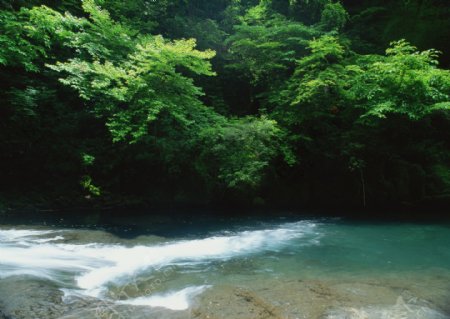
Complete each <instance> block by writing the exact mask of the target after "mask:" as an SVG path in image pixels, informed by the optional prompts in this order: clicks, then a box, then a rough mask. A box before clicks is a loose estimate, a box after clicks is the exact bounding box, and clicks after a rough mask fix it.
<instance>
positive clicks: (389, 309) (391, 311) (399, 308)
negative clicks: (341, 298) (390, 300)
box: [327, 296, 449, 319]
mask: <svg viewBox="0 0 450 319" xmlns="http://www.w3.org/2000/svg"><path fill="white" fill-rule="evenodd" d="M327 318H328V319H449V316H446V315H444V314H442V313H440V312H438V311H436V310H433V309H431V308H428V307H425V306H420V305H415V304H408V303H405V301H404V300H403V298H402V297H401V296H400V297H399V298H398V299H397V303H396V304H395V305H394V306H372V307H365V308H351V307H348V308H343V309H339V310H335V311H332V312H331V313H330V314H329V315H328V316H327Z"/></svg>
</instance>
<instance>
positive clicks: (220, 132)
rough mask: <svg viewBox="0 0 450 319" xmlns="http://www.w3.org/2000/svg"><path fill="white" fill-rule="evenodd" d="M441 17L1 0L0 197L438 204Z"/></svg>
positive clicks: (248, 3) (390, 8)
mask: <svg viewBox="0 0 450 319" xmlns="http://www.w3.org/2000/svg"><path fill="white" fill-rule="evenodd" d="M449 24H450V8H449V6H448V5H447V4H446V1H445V0H410V1H382V0H376V1H343V2H339V1H332V0H308V1H307V0H296V1H293V0H290V1H288V0H259V1H258V0H195V1H182V0H154V1H150V0H133V1H118V0H83V1H78V0H66V1H65V0H62V1H46V0H34V1H16V0H2V1H0V45H1V50H0V86H1V91H0V141H1V143H0V165H1V166H0V167H1V169H0V194H2V196H3V197H4V198H19V197H20V196H24V197H30V196H31V198H32V199H33V200H37V199H39V200H41V201H45V202H59V203H60V204H70V203H73V202H74V201H78V200H80V201H85V202H100V203H101V202H103V203H112V202H114V201H118V202H120V201H123V200H125V199H126V200H127V201H128V202H130V201H131V200H138V202H141V203H142V202H145V203H162V202H171V203H182V204H188V203H197V204H200V203H201V204H207V203H223V202H227V203H241V204H242V203H253V204H260V205H261V204H264V203H266V204H269V205H311V206H322V205H324V204H325V203H327V204H329V205H335V206H336V205H338V206H354V207H361V206H372V207H374V206H377V205H392V204H398V203H418V202H420V201H425V200H428V201H430V200H432V201H435V202H438V201H443V202H446V198H447V201H448V198H449V197H450V173H449V172H450V147H449V146H450V145H449V143H450V131H449V124H450V72H449V71H448V69H446V67H448V65H449V61H450V60H449V55H447V54H449V53H450V48H449V47H448V43H447V42H446V41H445V39H448V38H450V34H449V33H450V31H449V30H450V25H449ZM416 46H417V47H416ZM438 50H439V51H438ZM441 51H442V52H441Z"/></svg>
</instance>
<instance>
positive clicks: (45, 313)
mask: <svg viewBox="0 0 450 319" xmlns="http://www.w3.org/2000/svg"><path fill="white" fill-rule="evenodd" d="M62 296H63V293H62V292H61V291H60V290H59V289H58V287H56V285H54V284H53V283H52V282H49V281H45V280H42V279H37V278H34V277H30V276H13V277H9V278H5V279H1V280H0V309H1V311H0V318H1V319H5V318H8V319H30V318H46V319H53V318H55V319H56V318H59V317H60V316H61V314H62V313H63V305H62Z"/></svg>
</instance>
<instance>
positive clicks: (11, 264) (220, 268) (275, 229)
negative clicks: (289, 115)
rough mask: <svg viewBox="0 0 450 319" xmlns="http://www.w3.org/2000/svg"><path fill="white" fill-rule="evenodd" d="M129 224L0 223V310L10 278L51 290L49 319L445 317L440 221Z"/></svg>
mask: <svg viewBox="0 0 450 319" xmlns="http://www.w3.org/2000/svg"><path fill="white" fill-rule="evenodd" d="M155 225H157V226H159V227H156V226H155ZM139 226H140V227H138V228H137V227H134V228H130V227H128V226H126V227H124V228H123V229H120V227H119V228H118V227H117V226H114V227H113V228H111V225H100V226H96V227H90V228H87V227H83V228H79V227H68V225H61V224H56V223H55V225H53V226H47V225H36V223H34V225H33V226H26V225H16V224H11V223H9V224H8V225H7V224H6V223H5V224H4V225H3V226H0V310H2V308H1V307H2V302H1V301H2V295H1V291H2V289H1V287H2V283H3V285H7V284H8V283H9V282H10V281H11V280H12V279H14V280H16V281H15V284H17V280H19V281H23V282H26V281H34V280H40V281H43V282H47V283H49V284H50V283H51V284H52V287H53V286H55V287H56V288H55V289H57V290H58V291H60V292H61V295H62V297H61V300H59V301H55V305H53V306H54V307H56V308H55V309H59V310H58V311H57V312H55V314H54V318H76V317H81V318H102V316H103V317H105V318H106V317H108V314H109V317H111V318H113V317H114V316H115V317H117V318H121V317H123V318H197V317H198V318H207V317H208V316H209V317H210V318H235V319H238V318H399V319H400V318H424V319H426V318H450V317H449V314H450V225H448V224H408V223H368V222H349V221H345V220H340V219H306V220H305V219H300V220H296V219H295V218H292V217H289V219H286V218H272V219H271V220H264V219H261V218H259V219H258V218H245V219H244V218H243V219H234V220H227V219H224V218H218V219H216V220H209V221H208V222H204V221H203V222H199V223H198V224H196V223H194V222H191V221H189V219H186V220H182V219H178V220H177V222H176V223H171V222H170V221H168V220H166V221H159V222H158V223H155V222H151V223H148V224H145V223H139ZM93 228H102V230H96V229H93ZM111 229H113V230H114V232H111ZM162 230H163V231H162ZM124 234H126V236H124ZM3 297H4V296H3ZM27 302H30V303H33V300H29V301H27ZM36 303H39V301H38V300H36ZM69 305H70V307H69ZM77 305H79V306H77ZM105 305H106V306H105ZM3 307H4V308H5V310H3V312H5V311H10V312H11V311H13V310H11V309H10V308H11V307H9V308H8V306H5V305H4V303H3ZM30 308H33V307H30ZM33 309H34V308H33ZM99 310H102V311H99ZM0 315H1V313H0ZM28 315H30V314H28ZM26 316H27V315H25V316H24V317H23V318H26ZM48 316H50V315H48ZM52 316H53V315H52ZM71 316H72V317H71ZM0 317H1V316H0ZM49 318H50V317H49Z"/></svg>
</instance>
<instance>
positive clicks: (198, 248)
mask: <svg viewBox="0 0 450 319" xmlns="http://www.w3.org/2000/svg"><path fill="white" fill-rule="evenodd" d="M314 228H315V225H314V224H313V223H309V222H297V223H289V224H284V225H281V226H280V227H278V228H274V229H265V230H255V231H243V232H238V233H231V234H229V235H228V234H227V236H213V237H208V238H204V239H196V240H181V241H174V242H167V243H165V244H158V245H149V246H144V245H140V246H134V247H126V246H124V245H105V244H95V243H94V244H77V245H75V244H64V243H57V242H56V243H55V242H54V241H57V240H60V239H62V236H64V233H58V234H55V232H53V231H40V230H14V229H12V230H0V270H1V271H0V272H1V273H2V275H3V276H4V274H33V275H35V276H40V277H43V278H49V277H51V276H52V275H53V277H55V278H56V277H57V276H58V274H60V273H61V272H64V273H66V274H68V276H66V277H68V278H69V279H66V280H68V281H69V282H67V283H68V284H71V283H72V280H74V279H75V281H76V283H77V285H78V287H79V288H80V289H82V290H83V291H84V293H85V294H87V295H90V296H93V297H100V296H101V295H102V293H103V292H104V291H105V290H106V286H107V284H108V283H110V282H120V281H121V280H124V279H125V281H126V279H127V276H134V275H136V274H139V272H141V271H144V270H149V269H152V268H155V269H158V268H161V267H164V266H167V265H169V264H177V263H179V264H189V263H192V264H196V263H202V262H208V261H210V260H216V259H227V258H232V257H235V256H240V255H246V254H252V253H258V252H263V251H270V250H278V249H280V248H281V247H282V246H283V245H285V244H287V243H288V242H289V241H290V240H292V239H295V238H301V237H303V236H304V235H305V234H308V233H311V232H313V229H314ZM61 234H62V235H61ZM55 235H57V236H55ZM45 236H47V238H45ZM43 237H44V238H43ZM24 241H25V242H26V245H24V244H23V243H24ZM128 279H129V278H128ZM190 292H191V291H190V290H186V291H184V292H183V293H181V292H180V293H179V294H175V295H173V296H171V298H175V299H176V298H178V299H177V300H178V301H179V304H182V302H181V301H182V300H186V298H184V297H186V296H185V295H183V294H184V293H186V294H187V293H190ZM183 296H184V297H183ZM158 298H159V299H158ZM161 298H162V299H161ZM167 298H168V296H164V297H156V296H155V297H150V299H149V298H146V299H145V300H141V301H142V302H144V301H145V302H146V303H152V304H156V303H158V302H160V303H163V301H164V300H167ZM183 298H184V299H183ZM137 302H139V301H137Z"/></svg>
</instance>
